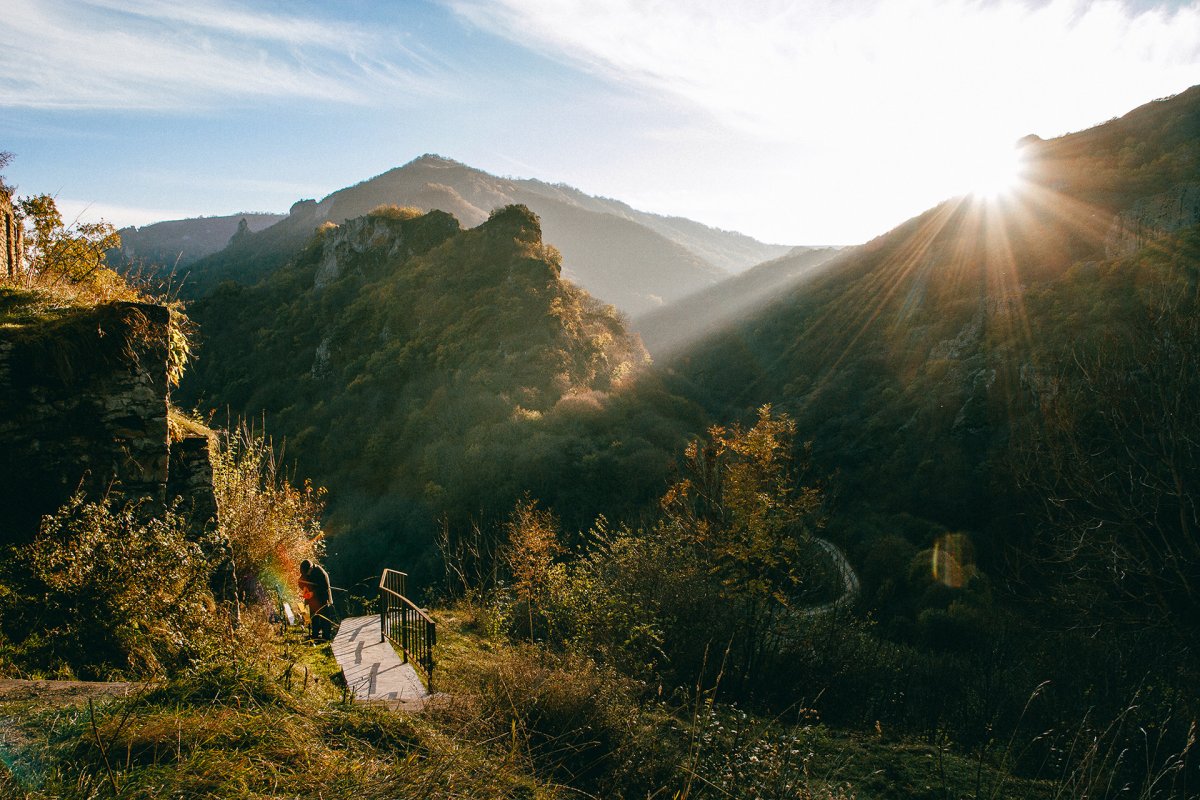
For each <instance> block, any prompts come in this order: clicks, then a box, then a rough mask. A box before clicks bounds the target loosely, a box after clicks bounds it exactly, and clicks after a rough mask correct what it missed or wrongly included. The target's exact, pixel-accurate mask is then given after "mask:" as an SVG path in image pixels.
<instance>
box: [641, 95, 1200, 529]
mask: <svg viewBox="0 0 1200 800" xmlns="http://www.w3.org/2000/svg"><path fill="white" fill-rule="evenodd" d="M1021 144H1022V153H1023V157H1024V161H1025V165H1026V166H1025V170H1026V174H1025V183H1024V185H1022V186H1021V187H1020V188H1019V189H1018V190H1016V191H1014V192H1013V193H1012V194H1010V195H1009V196H1006V197H1002V198H999V199H995V200H986V199H982V198H974V197H962V198H956V199H953V200H949V201H947V202H945V203H942V204H941V205H939V206H937V207H936V208H933V209H931V210H929V211H927V212H926V213H924V214H922V215H921V216H919V217H917V218H914V219H912V220H910V221H908V222H906V223H905V224H903V225H901V226H899V227H898V228H896V229H895V230H893V231H891V232H889V233H887V234H885V235H883V236H880V237H879V238H877V239H875V240H873V241H871V242H869V243H868V244H866V245H863V246H861V247H859V248H856V249H854V250H852V251H848V252H847V253H845V254H843V255H842V256H841V257H839V258H837V259H835V260H834V261H833V262H830V264H828V265H826V268H825V269H823V270H822V271H821V272H820V274H819V275H816V276H814V277H811V278H810V279H808V280H805V281H802V282H801V283H800V284H798V285H795V286H793V287H791V288H789V289H787V290H786V291H781V292H779V293H778V294H777V295H776V296H775V297H774V298H773V300H772V302H771V303H770V304H769V305H767V306H766V307H764V308H762V309H759V310H758V311H756V312H755V313H753V314H751V315H749V316H747V317H744V318H742V319H740V320H738V321H737V322H736V323H734V324H732V325H731V326H729V327H728V328H727V329H726V330H725V331H723V332H721V333H718V334H716V335H714V336H711V337H710V338H709V339H707V340H706V341H703V342H701V343H699V344H697V345H695V346H693V347H691V348H689V349H686V350H684V351H683V352H682V353H680V354H678V355H676V356H675V357H674V358H672V359H671V360H670V361H669V362H667V363H665V364H664V367H665V370H666V372H667V374H669V375H670V376H671V380H672V381H673V383H672V384H671V385H672V386H673V387H674V389H675V390H677V391H679V392H681V393H683V394H685V395H686V396H689V397H691V398H693V399H695V400H697V401H698V402H701V403H703V404H705V405H706V406H707V407H708V409H709V410H710V411H711V412H712V413H713V414H714V415H715V416H717V417H718V418H725V419H729V418H744V417H746V416H748V415H749V414H750V413H751V410H752V409H754V408H755V407H757V406H758V405H760V404H763V403H768V402H770V403H774V404H776V406H777V407H778V408H779V409H781V410H785V411H788V412H791V413H792V414H793V415H794V416H795V417H796V418H797V420H798V423H799V426H800V430H802V431H803V432H804V433H803V435H804V436H805V438H811V439H812V440H813V446H814V455H815V457H816V458H817V459H818V461H819V462H820V463H821V464H822V465H823V466H824V467H826V468H828V469H830V470H834V469H836V470H839V471H840V475H841V481H842V484H843V488H844V489H845V495H844V498H845V499H846V500H851V499H852V500H854V501H856V502H865V503H869V504H871V505H873V506H875V507H879V508H883V509H887V510H890V511H902V512H905V513H909V514H915V515H917V516H921V517H925V518H930V519H935V520H938V521H940V522H942V523H943V524H946V525H950V526H955V527H965V528H970V529H973V530H988V529H994V528H996V527H997V526H999V525H1002V523H1001V521H1002V520H1010V521H1011V520H1012V515H1013V514H1014V513H1017V512H1018V511H1020V512H1024V513H1032V511H1031V509H1030V507H1028V506H1024V507H1021V506H1020V505H1019V503H1018V502H1017V501H1016V499H1015V495H1014V494H1013V491H1014V490H1013V489H1012V485H1011V484H1012V481H1013V477H1012V471H1013V466H1012V462H1013V461H1014V460H1016V459H1019V458H1021V457H1023V456H1022V454H1023V453H1026V452H1032V451H1033V450H1032V448H1034V447H1035V445H1036V442H1035V441H1034V439H1035V438H1036V435H1038V434H1037V433H1036V432H1037V431H1038V430H1040V429H1044V428H1045V426H1046V425H1048V424H1050V423H1049V422H1047V420H1046V419H1045V416H1044V414H1045V410H1046V409H1047V408H1048V407H1049V405H1048V404H1049V403H1051V401H1052V400H1053V399H1054V397H1055V394H1054V392H1055V391H1057V390H1055V389H1054V387H1055V386H1059V385H1060V382H1061V386H1068V385H1070V386H1085V385H1089V384H1088V383H1087V381H1089V380H1099V378H1098V377H1097V376H1098V375H1112V376H1116V375H1117V374H1118V373H1117V372H1115V370H1116V365H1126V367H1123V369H1124V370H1125V371H1124V372H1123V373H1120V374H1124V375H1138V374H1148V373H1146V370H1147V369H1148V367H1147V366H1146V365H1145V364H1142V365H1141V366H1137V364H1138V363H1140V362H1139V361H1138V359H1142V360H1145V359H1146V358H1150V356H1147V355H1145V353H1143V352H1142V351H1140V350H1138V349H1137V348H1139V347H1141V346H1142V345H1140V344H1137V343H1138V342H1150V341H1151V340H1154V341H1156V342H1157V344H1155V345H1154V346H1155V347H1157V348H1158V349H1157V350H1155V351H1154V356H1153V357H1154V358H1156V359H1166V360H1167V361H1170V359H1171V358H1174V357H1175V356H1174V355H1172V353H1175V352H1176V349H1173V348H1178V346H1179V345H1178V344H1171V342H1172V341H1178V340H1180V339H1175V340H1173V339H1172V338H1171V337H1172V336H1174V337H1185V336H1189V335H1190V334H1187V333H1186V331H1185V332H1182V333H1180V332H1178V331H1177V332H1176V333H1174V334H1170V335H1167V334H1163V333H1161V331H1159V332H1158V333H1154V331H1155V330H1158V329H1156V328H1154V326H1156V325H1157V326H1160V327H1161V326H1162V325H1164V324H1166V322H1171V321H1172V320H1175V321H1178V320H1183V319H1187V314H1185V313H1184V312H1182V311H1179V309H1180V308H1187V307H1190V306H1188V303H1191V302H1193V300H1194V297H1193V298H1192V299H1191V300H1189V299H1187V298H1188V297H1189V295H1188V292H1189V291H1191V292H1194V289H1195V286H1196V268H1197V263H1196V257H1195V255H1194V254H1195V240H1196V238H1197V235H1198V234H1197V230H1198V229H1197V226H1198V224H1200V87H1197V88H1193V89H1190V90H1188V91H1187V92H1184V93H1182V94H1180V95H1178V96H1175V97H1172V98H1167V99H1164V100H1159V101H1155V102H1152V103H1149V104H1147V105H1145V106H1143V107H1141V108H1138V109H1136V110H1134V111H1132V112H1130V113H1129V114H1127V115H1125V116H1124V117H1121V118H1120V119H1116V120H1113V121H1111V122H1108V123H1106V124H1104V125H1101V126H1098V127H1096V128H1093V129H1091V130H1087V131H1082V132H1079V133H1074V134H1070V135H1067V136H1064V137H1061V138H1058V139H1053V140H1045V141H1043V140H1041V139H1039V138H1037V137H1027V138H1026V139H1025V140H1023V141H1022V143H1021ZM1189 287H1191V288H1189ZM1164 298H1166V299H1164ZM1180 298H1182V299H1180ZM1168 300H1169V303H1168ZM1164 304H1166V305H1164ZM1172 304H1173V305H1172ZM1180 304H1182V305H1180ZM1164 309H1165V310H1164ZM651 321H652V318H651ZM1172 324H1174V323H1172ZM643 330H644V332H645V335H646V336H647V339H648V341H651V342H657V341H659V340H660V339H662V337H663V336H664V334H663V333H660V332H659V329H657V328H654V327H653V326H651V325H649V324H647V323H643ZM1155 337H1157V338H1155ZM1089 359H1090V361H1089ZM1088 363H1099V364H1101V365H1102V366H1103V369H1091V370H1090V371H1089V370H1085V369H1084V368H1083V366H1081V365H1086V364H1088ZM1170 363H1174V362H1170ZM1181 369H1182V368H1181ZM1183 374H1187V371H1186V370H1184V373H1183ZM1112 379H1113V380H1116V377H1113V378H1112ZM1149 386H1150V384H1145V386H1142V385H1141V384H1138V385H1137V387H1131V386H1127V387H1126V389H1125V395H1126V396H1127V397H1134V396H1140V395H1139V394H1138V392H1140V391H1142V388H1147V387H1149ZM1138 387H1140V388H1138ZM1135 388H1137V391H1135ZM1064 391H1065V390H1064ZM1098 391H1099V390H1097V392H1098ZM1093 394H1096V393H1095V392H1094V393H1093ZM1097 396H1099V395H1098V394H1097ZM1079 397H1080V398H1082V399H1081V400H1080V401H1079V402H1080V405H1079V407H1077V408H1074V409H1072V410H1071V413H1072V414H1073V415H1076V414H1078V415H1080V419H1083V418H1087V419H1089V420H1092V421H1091V422H1090V423H1089V425H1093V426H1094V427H1095V429H1096V430H1099V429H1100V428H1101V427H1103V425H1105V424H1106V423H1105V422H1104V419H1105V416H1104V414H1105V413H1107V412H1103V411H1102V410H1096V411H1095V412H1094V413H1093V412H1092V411H1087V412H1086V413H1085V411H1084V408H1085V407H1086V408H1089V409H1090V408H1092V406H1091V405H1090V404H1091V403H1092V401H1091V400H1089V399H1087V393H1084V392H1081V393H1079ZM1147 402H1149V401H1147ZM1155 402H1159V401H1155ZM1162 402H1165V401H1162ZM1149 407H1150V406H1147V408H1149ZM1157 408H1159V411H1157V412H1155V413H1154V414H1151V415H1148V416H1149V417H1150V418H1155V417H1157V418H1159V419H1164V418H1166V419H1171V418H1177V417H1176V416H1175V415H1178V413H1179V412H1178V411H1177V410H1176V411H1172V410H1171V409H1169V408H1163V407H1161V405H1160V406H1158V407H1157ZM1145 417H1147V415H1146V414H1143V418H1145ZM1110 418H1111V415H1110ZM1114 435H1117V434H1114ZM1186 440H1187V437H1184V441H1186ZM1094 446H1095V448H1096V451H1095V452H1099V451H1100V448H1101V445H1100V444H1098V443H1095V444H1094ZM1188 469H1191V470H1193V475H1192V477H1193V478H1197V479H1198V481H1200V476H1197V475H1195V474H1194V470H1195V465H1194V464H1193V466H1192V467H1190V468H1187V469H1184V472H1185V473H1186V472H1187V471H1188ZM1005 487H1008V488H1005ZM1174 502H1178V501H1171V503H1174ZM1161 507H1162V508H1170V507H1171V505H1170V503H1167V502H1165V501H1164V503H1162V504H1161ZM1012 524H1013V529H1014V530H1015V529H1020V528H1022V525H1019V524H1017V523H1012ZM1023 528H1024V529H1025V530H1028V528H1029V526H1028V524H1027V523H1026V524H1024V526H1023Z"/></svg>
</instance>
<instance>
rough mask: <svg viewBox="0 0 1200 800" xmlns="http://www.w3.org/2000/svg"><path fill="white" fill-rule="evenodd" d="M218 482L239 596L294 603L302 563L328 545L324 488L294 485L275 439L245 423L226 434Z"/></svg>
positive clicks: (219, 457) (215, 469)
mask: <svg viewBox="0 0 1200 800" xmlns="http://www.w3.org/2000/svg"><path fill="white" fill-rule="evenodd" d="M213 482H214V487H215V489H216V493H217V506H218V508H219V509H220V527H219V531H220V534H221V536H222V538H223V540H224V543H225V546H226V547H227V551H228V555H229V565H230V567H231V568H232V569H233V571H234V575H235V583H236V585H237V588H238V592H239V597H241V598H246V597H249V598H252V599H254V600H257V601H260V602H269V603H270V604H272V605H274V604H278V603H282V602H291V603H293V604H295V603H296V602H297V601H298V599H299V598H298V594H297V584H296V578H297V576H298V575H299V570H300V562H301V561H303V560H305V559H310V560H312V559H315V558H317V557H318V556H319V555H321V553H322V552H323V550H324V548H323V544H324V543H323V536H324V534H323V533H322V531H321V522H320V518H321V512H322V510H323V508H324V495H325V490H324V489H321V488H316V487H314V486H313V485H312V483H311V482H310V481H307V480H306V481H304V483H303V485H302V487H300V488H296V487H295V486H293V485H292V484H291V483H290V482H289V481H288V480H287V476H286V475H285V473H284V471H283V469H282V467H281V464H280V458H279V457H278V456H277V455H276V453H275V449H274V447H273V445H272V443H271V441H270V440H269V439H267V438H266V437H264V436H263V435H262V434H261V433H257V432H255V431H253V430H252V429H251V428H249V427H248V426H247V425H246V424H245V423H242V424H240V425H238V426H237V427H236V428H235V429H234V430H233V431H227V432H224V433H223V434H222V435H221V439H220V446H219V448H218V453H217V456H216V459H215V463H214V465H213Z"/></svg>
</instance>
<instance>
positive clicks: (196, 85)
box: [0, 0, 437, 109]
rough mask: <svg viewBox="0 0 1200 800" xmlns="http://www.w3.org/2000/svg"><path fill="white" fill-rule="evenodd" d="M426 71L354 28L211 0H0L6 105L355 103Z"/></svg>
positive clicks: (426, 85)
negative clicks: (0, 4)
mask: <svg viewBox="0 0 1200 800" xmlns="http://www.w3.org/2000/svg"><path fill="white" fill-rule="evenodd" d="M435 71H436V70H435V67H434V66H433V65H432V64H431V63H430V61H429V60H428V59H426V58H424V57H423V56H422V55H421V54H419V53H416V52H413V51H409V50H405V49H403V48H401V47H398V46H397V44H396V42H395V41H386V42H385V41H384V40H383V39H382V37H381V36H379V35H378V34H377V33H376V32H374V31H372V30H370V29H367V28H365V27H361V26H358V25H351V24H346V23H337V22H327V21H324V20H318V19H311V18H304V17H298V16H295V15H287V16H284V15H282V14H276V13H270V12H266V11H255V10H246V9H245V8H244V7H235V6H232V5H230V4H227V3H224V2H221V0H191V1H190V2H187V1H185V2H180V1H179V0H157V1H152V0H8V2H6V3H5V9H4V12H3V25H0V106H8V107H26V108H65V109H84V108H120V109H187V108H194V107H196V106H207V105H215V104H229V103H237V102H247V101H254V100H262V99H267V98H285V99H300V100H311V101H332V102H338V103H351V104H354V103H366V102H370V101H372V100H374V99H377V98H378V97H379V95H380V93H383V92H386V93H388V94H390V95H392V96H394V95H395V94H397V93H413V92H430V91H436V88H435V87H436V84H437V80H436V77H435Z"/></svg>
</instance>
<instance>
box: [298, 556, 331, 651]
mask: <svg viewBox="0 0 1200 800" xmlns="http://www.w3.org/2000/svg"><path fill="white" fill-rule="evenodd" d="M300 595H301V597H303V598H304V605H306V606H307V607H308V618H309V619H310V620H311V621H312V638H314V639H316V640H317V641H318V642H327V641H329V640H330V639H332V638H333V588H332V587H331V586H330V584H329V573H328V572H326V571H325V568H324V567H322V566H321V565H320V564H314V563H313V562H311V561H309V560H308V559H304V560H303V561H301V562H300Z"/></svg>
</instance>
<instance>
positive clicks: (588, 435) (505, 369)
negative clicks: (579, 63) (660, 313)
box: [181, 206, 702, 574]
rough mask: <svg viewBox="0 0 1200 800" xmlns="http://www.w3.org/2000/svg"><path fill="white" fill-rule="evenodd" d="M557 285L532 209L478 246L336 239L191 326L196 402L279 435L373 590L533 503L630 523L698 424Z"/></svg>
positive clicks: (381, 234)
mask: <svg viewBox="0 0 1200 800" xmlns="http://www.w3.org/2000/svg"><path fill="white" fill-rule="evenodd" d="M560 269H561V268H560V257H559V256H558V254H557V252H556V251H555V250H554V248H553V247H550V246H548V245H546V244H544V243H543V241H542V237H541V230H540V227H539V224H538V220H537V217H536V216H534V215H533V214H532V213H531V212H529V211H528V210H527V209H525V208H523V207H519V206H518V207H509V208H506V209H504V210H502V211H498V212H497V213H495V214H493V215H492V216H491V218H490V219H489V220H487V221H486V222H485V223H484V224H482V225H480V226H479V227H477V228H474V229H471V230H465V231H464V230H461V229H460V228H459V225H458V223H457V221H456V220H455V219H454V218H453V217H451V216H450V215H449V214H445V213H443V212H431V213H429V214H425V215H421V214H420V213H419V212H416V211H413V210H408V209H396V208H394V207H390V208H388V207H385V208H380V209H378V210H376V211H374V212H372V213H371V214H368V215H367V216H365V217H362V218H358V219H354V220H350V221H348V222H347V223H345V224H344V225H342V226H335V225H328V226H326V227H325V228H323V229H322V230H321V231H320V232H319V233H318V234H317V235H316V236H315V237H314V238H312V239H311V241H309V242H308V243H307V244H306V245H305V246H304V247H303V248H302V249H299V250H297V251H295V252H294V253H293V254H292V257H291V260H290V261H289V262H288V263H287V264H286V265H285V266H284V267H282V268H281V269H279V270H278V271H277V272H275V273H273V274H271V275H270V276H269V277H268V278H267V279H266V280H264V281H263V282H262V283H261V284H259V285H257V286H252V287H247V286H242V285H240V284H235V283H232V282H231V283H228V284H225V285H223V286H221V287H220V288H219V289H218V290H217V291H216V292H215V293H214V294H213V295H212V296H211V297H209V298H207V299H205V300H203V301H200V302H197V303H196V304H195V305H194V306H193V307H192V313H193V315H194V317H195V319H196V320H197V322H198V323H199V324H200V326H201V331H202V335H201V343H200V354H201V355H200V358H199V360H198V362H197V365H196V368H195V370H194V371H193V372H192V374H191V375H190V376H189V378H188V379H187V381H186V382H185V384H184V386H183V387H182V389H181V394H182V396H183V397H185V398H186V401H187V402H188V403H189V404H195V405H197V406H198V407H199V408H201V409H217V410H221V413H223V410H224V409H230V410H231V411H232V412H233V413H234V414H235V415H244V416H245V417H246V418H248V419H260V418H262V417H263V416H264V415H265V418H266V420H267V425H268V427H269V432H270V433H273V434H274V435H276V436H277V437H286V440H287V452H288V453H289V454H290V456H292V457H294V458H296V459H297V462H298V464H299V466H300V469H301V471H302V472H303V474H306V475H311V476H313V478H314V479H315V480H317V481H319V482H321V483H323V484H324V485H326V486H328V487H329V489H330V492H331V494H330V516H329V520H330V523H331V527H332V528H333V529H334V530H335V531H337V532H338V533H339V535H338V536H336V537H335V538H334V540H333V541H334V543H335V544H334V545H333V547H332V548H331V549H332V550H333V551H334V552H335V555H336V554H337V553H341V554H342V555H343V556H344V557H345V558H346V559H347V562H346V563H347V564H349V563H350V562H354V567H353V569H358V567H359V566H361V571H362V572H363V574H367V573H369V572H370V571H371V570H376V569H378V566H379V564H381V563H385V562H387V561H388V559H389V558H393V559H394V558H395V557H398V555H399V554H403V555H404V556H405V557H406V560H405V563H406V564H409V565H410V568H411V567H412V565H413V564H414V559H424V560H426V562H428V560H430V559H432V558H433V557H434V555H435V554H434V549H433V546H432V545H433V535H434V532H435V531H436V530H437V529H438V528H439V527H440V526H441V525H442V524H443V523H445V524H449V525H458V526H464V525H467V524H469V520H471V519H474V520H476V521H482V520H490V519H492V518H494V517H496V516H498V515H503V514H506V513H507V512H508V511H509V510H511V508H512V505H513V503H514V502H515V501H516V500H517V499H518V498H519V497H520V496H521V495H522V494H523V493H524V492H527V491H528V492H530V493H532V496H533V497H535V498H539V499H541V500H542V501H543V502H545V503H547V504H549V505H551V506H553V507H554V508H555V509H558V510H560V513H562V514H563V516H564V519H566V520H568V521H569V522H570V523H571V524H572V525H574V526H576V527H584V526H586V525H588V524H590V523H591V522H592V521H593V519H594V518H595V516H596V515H597V514H599V513H605V514H609V515H614V516H619V515H625V514H628V513H631V512H632V511H634V510H635V509H637V508H638V507H639V505H640V504H641V503H643V502H644V501H646V500H647V499H649V498H653V497H655V496H656V495H657V494H658V493H660V492H661V490H662V488H663V487H664V486H665V484H666V480H667V476H668V473H669V469H670V465H671V463H672V462H673V460H674V458H675V456H676V454H677V453H678V451H679V449H680V448H681V446H682V443H683V441H684V437H685V436H686V435H687V434H688V433H691V432H693V431H696V430H698V429H699V428H700V427H702V426H701V423H700V422H699V414H698V411H697V410H696V409H695V408H694V407H692V406H690V405H689V404H687V403H685V402H683V401H680V400H678V399H676V398H672V397H670V396H668V395H667V394H666V393H664V392H663V391H662V390H661V389H659V388H657V386H656V382H655V381H654V380H653V379H650V378H646V379H645V380H641V381H636V382H635V380H634V379H635V377H639V376H643V373H644V371H645V368H646V366H647V361H648V359H647V356H646V353H645V350H644V349H643V348H642V346H641V343H640V341H639V340H638V339H637V338H636V337H635V336H632V335H630V334H629V333H628V332H627V331H626V330H625V328H624V326H623V324H622V322H621V320H620V319H619V318H618V317H617V316H616V314H615V312H614V311H613V310H612V308H611V307H606V306H603V305H601V304H600V303H598V302H597V301H595V300H594V299H593V298H591V297H590V296H588V295H587V293H585V292H583V291H582V290H580V289H578V288H576V287H574V286H572V285H571V284H570V283H568V282H565V281H563V280H562V279H561V278H560ZM643 377H644V376H643ZM357 551H362V557H361V564H360V563H359V561H358V560H357V557H356V556H354V553H355V552H357Z"/></svg>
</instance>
